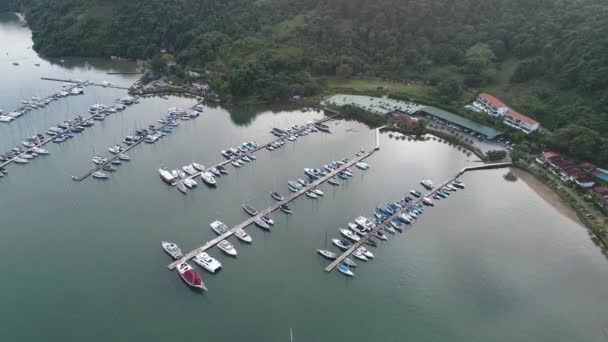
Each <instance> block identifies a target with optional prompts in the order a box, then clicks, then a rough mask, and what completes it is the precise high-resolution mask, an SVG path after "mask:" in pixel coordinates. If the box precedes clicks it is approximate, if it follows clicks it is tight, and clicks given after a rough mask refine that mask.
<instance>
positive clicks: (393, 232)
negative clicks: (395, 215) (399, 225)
mask: <svg viewBox="0 0 608 342" xmlns="http://www.w3.org/2000/svg"><path fill="white" fill-rule="evenodd" d="M383 229H384V230H385V231H387V232H389V233H391V234H395V233H396V232H397V231H396V230H395V228H393V227H391V226H390V225H388V224H385V225H384V228H383Z"/></svg>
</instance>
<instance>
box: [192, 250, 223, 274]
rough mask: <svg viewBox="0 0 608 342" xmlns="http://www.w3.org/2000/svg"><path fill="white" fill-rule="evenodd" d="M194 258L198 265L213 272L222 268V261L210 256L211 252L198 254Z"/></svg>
mask: <svg viewBox="0 0 608 342" xmlns="http://www.w3.org/2000/svg"><path fill="white" fill-rule="evenodd" d="M193 260H194V262H195V263H196V264H197V265H199V266H200V267H202V268H204V269H206V270H207V271H209V272H211V273H215V272H216V271H217V270H219V269H220V268H222V263H221V262H219V261H218V260H217V259H216V258H214V257H211V256H209V254H207V253H205V252H201V253H199V254H197V255H196V256H195V257H194V259H193Z"/></svg>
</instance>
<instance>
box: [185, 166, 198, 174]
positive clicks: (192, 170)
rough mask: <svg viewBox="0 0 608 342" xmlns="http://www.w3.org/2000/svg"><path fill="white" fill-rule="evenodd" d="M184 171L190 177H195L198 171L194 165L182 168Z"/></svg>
mask: <svg viewBox="0 0 608 342" xmlns="http://www.w3.org/2000/svg"><path fill="white" fill-rule="evenodd" d="M182 170H184V172H185V173H187V174H189V175H193V174H195V173H196V169H195V168H194V165H192V164H190V165H186V166H184V167H182Z"/></svg>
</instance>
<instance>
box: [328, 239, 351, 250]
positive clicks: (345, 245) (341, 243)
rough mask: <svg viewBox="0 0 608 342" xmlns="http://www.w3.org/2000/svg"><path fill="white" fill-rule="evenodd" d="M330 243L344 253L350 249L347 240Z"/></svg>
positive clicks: (333, 240) (335, 240)
mask: <svg viewBox="0 0 608 342" xmlns="http://www.w3.org/2000/svg"><path fill="white" fill-rule="evenodd" d="M331 241H332V242H333V244H334V245H336V247H338V248H340V249H341V250H344V251H345V250H347V249H349V248H350V247H352V243H350V241H348V240H344V239H342V240H340V239H331Z"/></svg>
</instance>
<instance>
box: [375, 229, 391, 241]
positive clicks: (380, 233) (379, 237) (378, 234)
mask: <svg viewBox="0 0 608 342" xmlns="http://www.w3.org/2000/svg"><path fill="white" fill-rule="evenodd" d="M374 235H375V236H376V237H377V238H378V239H380V240H388V237H387V236H386V235H384V233H382V232H381V231H379V230H378V231H376V232H375V233H374Z"/></svg>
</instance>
